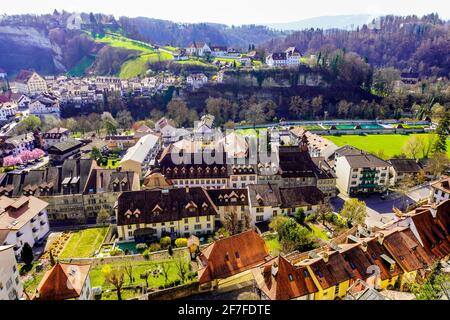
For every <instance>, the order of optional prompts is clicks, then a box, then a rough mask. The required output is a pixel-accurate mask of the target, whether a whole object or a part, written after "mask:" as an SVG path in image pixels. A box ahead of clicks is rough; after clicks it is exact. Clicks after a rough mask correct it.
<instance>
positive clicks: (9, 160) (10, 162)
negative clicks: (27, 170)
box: [3, 156, 23, 167]
mask: <svg viewBox="0 0 450 320" xmlns="http://www.w3.org/2000/svg"><path fill="white" fill-rule="evenodd" d="M22 163H23V161H22V159H21V158H20V157H15V156H7V157H5V158H3V166H5V167H13V166H16V165H18V164H22Z"/></svg>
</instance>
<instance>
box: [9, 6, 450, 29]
mask: <svg viewBox="0 0 450 320" xmlns="http://www.w3.org/2000/svg"><path fill="white" fill-rule="evenodd" d="M54 9H57V10H62V9H64V10H66V11H70V12H95V13H105V14H113V15H114V16H116V17H119V16H129V17H137V16H143V17H149V18H158V19H164V20H171V21H175V22H217V23H224V24H228V25H232V24H234V25H239V24H250V23H256V24H266V23H280V22H293V21H298V20H302V19H306V18H312V17H318V16H333V15H343V14H345V15H347V14H373V15H374V16H377V15H383V14H399V15H409V14H416V15H418V16H421V15H424V14H428V13H432V12H437V13H438V14H439V15H440V16H441V18H444V19H450V1H448V0H321V1H311V0H308V1H304V0H282V1H274V0H225V1H213V0H165V1H159V0H76V1H74V0H72V1H69V0H13V1H11V0H0V14H3V13H6V14H18V13H36V14H39V13H51V12H53V10H54Z"/></svg>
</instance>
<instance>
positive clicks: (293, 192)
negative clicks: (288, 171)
mask: <svg viewBox="0 0 450 320" xmlns="http://www.w3.org/2000/svg"><path fill="white" fill-rule="evenodd" d="M247 188H248V196H249V210H250V216H251V219H252V225H255V224H256V223H259V222H264V221H270V219H272V217H276V216H278V215H281V214H287V215H290V214H294V213H295V212H296V211H298V210H303V212H304V213H305V214H310V213H313V212H314V211H315V210H316V209H317V208H318V206H319V205H320V204H321V203H323V202H324V201H325V197H324V194H323V193H322V192H321V191H320V190H319V189H318V188H316V187H311V186H304V187H288V188H280V187H279V186H278V185H276V184H270V183H267V184H252V185H249V186H248V187H247Z"/></svg>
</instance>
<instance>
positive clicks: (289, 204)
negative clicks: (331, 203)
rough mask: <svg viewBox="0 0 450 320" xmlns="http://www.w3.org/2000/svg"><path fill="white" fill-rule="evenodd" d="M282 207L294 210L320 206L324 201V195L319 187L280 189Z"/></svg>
mask: <svg viewBox="0 0 450 320" xmlns="http://www.w3.org/2000/svg"><path fill="white" fill-rule="evenodd" d="M280 197H281V207H282V208H294V207H300V206H301V207H303V206H313V205H318V204H320V203H322V202H323V201H324V197H325V196H324V194H323V193H322V191H320V190H319V189H318V188H317V187H314V186H305V187H292V188H280Z"/></svg>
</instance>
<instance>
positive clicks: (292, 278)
mask: <svg viewBox="0 0 450 320" xmlns="http://www.w3.org/2000/svg"><path fill="white" fill-rule="evenodd" d="M288 278H289V281H291V282H292V281H294V277H293V276H292V274H291V273H289V274H288Z"/></svg>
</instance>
